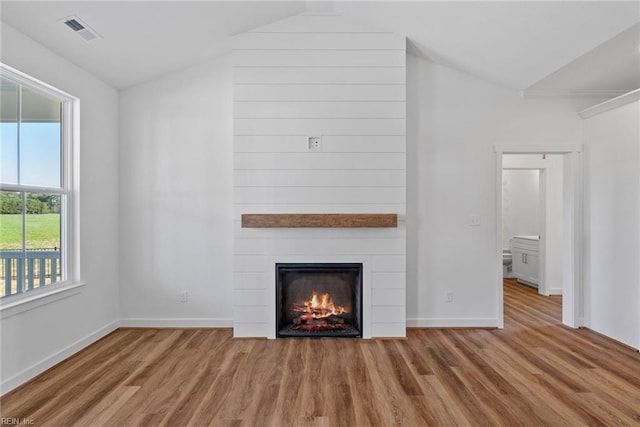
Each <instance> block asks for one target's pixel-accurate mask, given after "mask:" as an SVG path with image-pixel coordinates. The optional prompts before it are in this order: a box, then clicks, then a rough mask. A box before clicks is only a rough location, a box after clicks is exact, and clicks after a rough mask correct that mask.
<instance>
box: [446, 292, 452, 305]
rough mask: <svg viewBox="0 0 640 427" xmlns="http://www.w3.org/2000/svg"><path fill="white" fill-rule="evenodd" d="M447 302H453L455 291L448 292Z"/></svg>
mask: <svg viewBox="0 0 640 427" xmlns="http://www.w3.org/2000/svg"><path fill="white" fill-rule="evenodd" d="M447 302H453V291H449V292H447Z"/></svg>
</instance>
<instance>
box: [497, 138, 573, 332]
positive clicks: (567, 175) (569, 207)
mask: <svg viewBox="0 0 640 427" xmlns="http://www.w3.org/2000/svg"><path fill="white" fill-rule="evenodd" d="M494 152H495V155H496V156H495V157H496V161H495V163H496V172H495V179H496V181H495V184H496V198H495V200H496V277H497V280H496V289H497V295H498V327H499V328H504V297H503V292H504V290H503V283H502V270H503V269H502V155H503V154H563V155H564V162H563V163H564V164H563V193H564V195H563V199H564V202H565V203H564V207H563V217H564V218H563V230H564V233H565V234H564V236H565V238H564V239H563V240H564V243H563V250H562V258H563V262H562V264H563V280H562V282H563V284H562V323H564V324H565V325H567V326H570V327H572V328H577V327H580V326H583V313H584V304H583V290H582V288H583V282H582V197H583V195H582V191H583V190H582V180H583V178H582V145H579V144H534V145H523V144H496V145H495V146H494Z"/></svg>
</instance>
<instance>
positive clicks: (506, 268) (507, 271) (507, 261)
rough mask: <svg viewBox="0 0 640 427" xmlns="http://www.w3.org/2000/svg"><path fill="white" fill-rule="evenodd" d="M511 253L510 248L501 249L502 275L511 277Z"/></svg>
mask: <svg viewBox="0 0 640 427" xmlns="http://www.w3.org/2000/svg"><path fill="white" fill-rule="evenodd" d="M512 265H513V254H512V253H511V250H510V249H503V250H502V277H511V272H512Z"/></svg>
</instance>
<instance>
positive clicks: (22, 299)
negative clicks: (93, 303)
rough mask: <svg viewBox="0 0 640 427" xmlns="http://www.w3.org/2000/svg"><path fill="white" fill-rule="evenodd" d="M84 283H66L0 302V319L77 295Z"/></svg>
mask: <svg viewBox="0 0 640 427" xmlns="http://www.w3.org/2000/svg"><path fill="white" fill-rule="evenodd" d="M84 285H86V283H85V282H72V281H66V282H61V283H58V284H54V285H50V286H47V287H44V288H42V289H35V290H32V291H29V292H26V293H23V294H20V295H13V296H10V297H6V298H3V299H2V300H0V319H6V318H8V317H12V316H15V315H17V314H20V313H24V312H25V311H29V310H33V309H34V308H37V307H41V306H43V305H46V304H51V303H52V302H55V301H59V300H61V299H64V298H69V297H71V296H73V295H76V294H79V293H80V290H81V288H82V287H83V286H84Z"/></svg>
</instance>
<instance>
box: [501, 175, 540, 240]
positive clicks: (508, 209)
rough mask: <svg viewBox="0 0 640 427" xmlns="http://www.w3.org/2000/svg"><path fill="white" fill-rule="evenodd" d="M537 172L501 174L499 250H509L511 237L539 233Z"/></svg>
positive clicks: (538, 185)
mask: <svg viewBox="0 0 640 427" xmlns="http://www.w3.org/2000/svg"><path fill="white" fill-rule="evenodd" d="M539 197H540V171H539V170H537V169H521V170H517V169H515V170H514V169H512V170H503V172H502V248H503V249H511V245H510V243H511V239H512V238H513V236H537V235H539V234H540V200H539Z"/></svg>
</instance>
